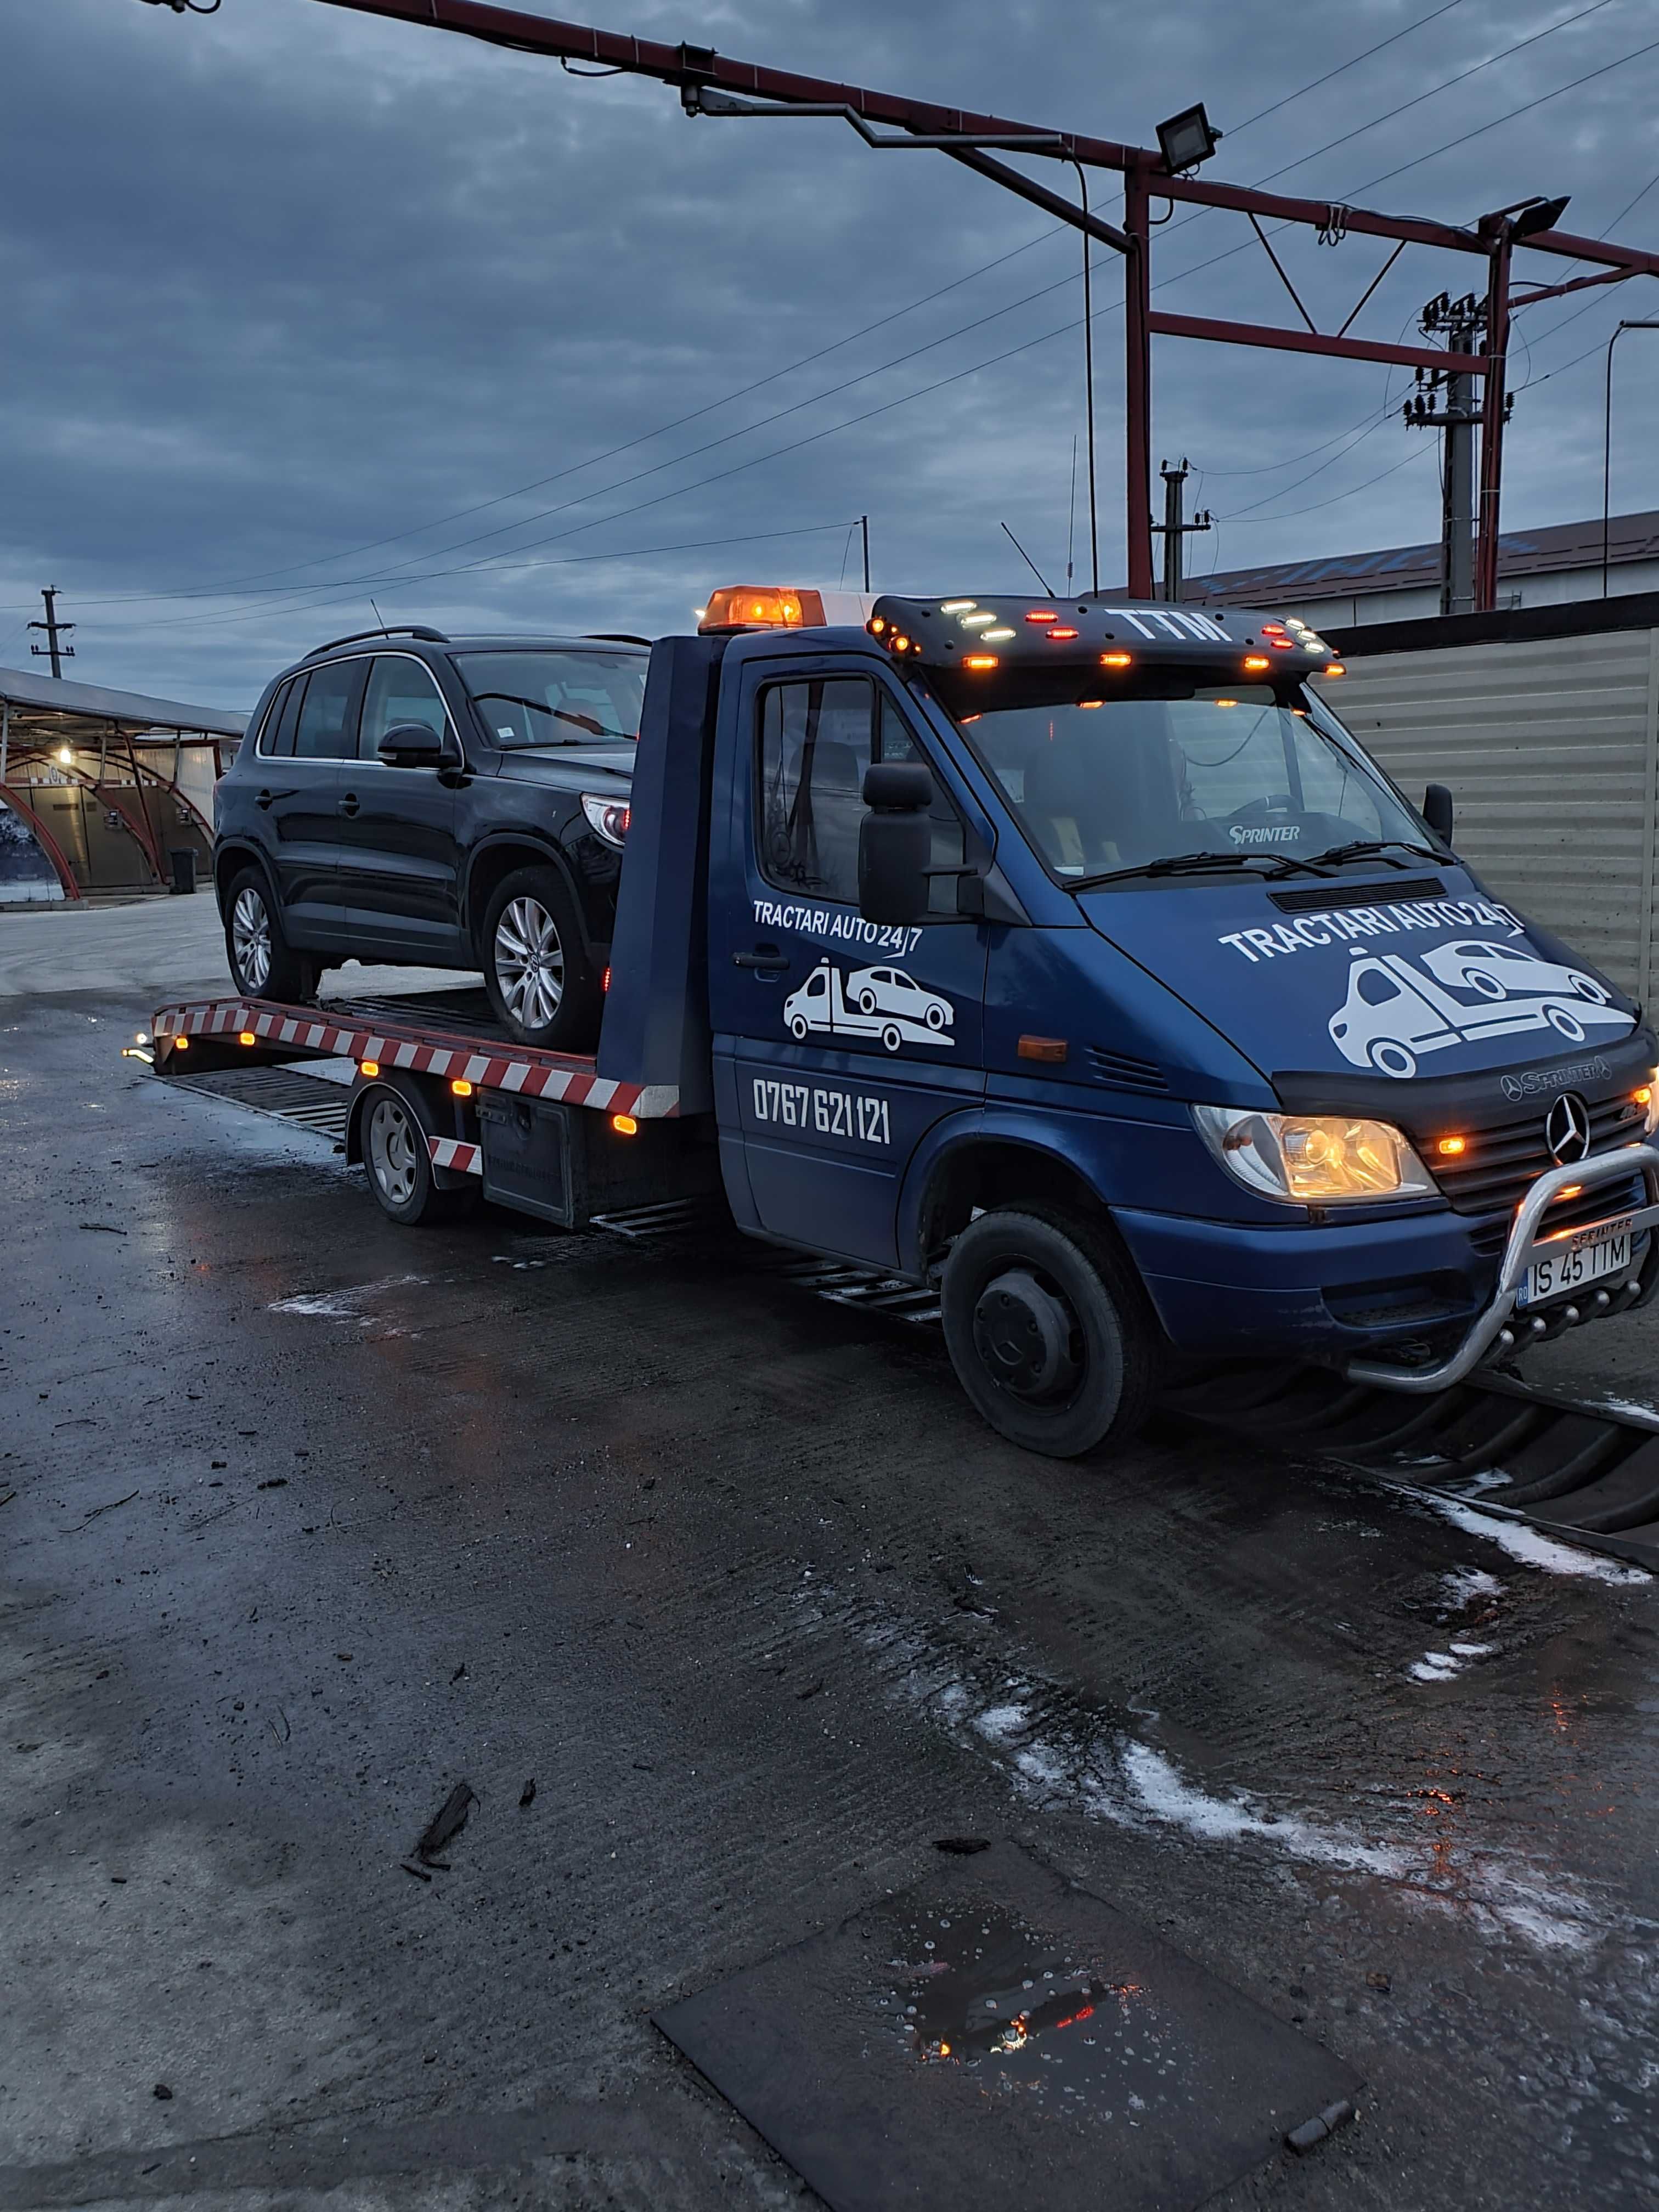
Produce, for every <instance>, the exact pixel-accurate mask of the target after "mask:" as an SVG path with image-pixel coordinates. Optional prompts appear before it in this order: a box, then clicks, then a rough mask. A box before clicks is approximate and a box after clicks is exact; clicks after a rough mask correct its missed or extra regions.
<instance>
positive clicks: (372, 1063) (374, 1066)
mask: <svg viewBox="0 0 1659 2212" xmlns="http://www.w3.org/2000/svg"><path fill="white" fill-rule="evenodd" d="M357 1073H358V1074H359V1075H378V1074H379V1073H380V1061H379V1060H364V1061H363V1063H362V1066H360V1067H359V1068H358V1070H357Z"/></svg>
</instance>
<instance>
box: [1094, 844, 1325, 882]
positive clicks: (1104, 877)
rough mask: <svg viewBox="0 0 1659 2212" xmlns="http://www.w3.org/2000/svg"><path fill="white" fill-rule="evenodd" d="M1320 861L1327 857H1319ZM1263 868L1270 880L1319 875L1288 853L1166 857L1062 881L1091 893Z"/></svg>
mask: <svg viewBox="0 0 1659 2212" xmlns="http://www.w3.org/2000/svg"><path fill="white" fill-rule="evenodd" d="M1320 857H1321V858H1322V859H1323V858H1327V857H1328V855H1325V854H1321V855H1320ZM1261 865H1265V866H1266V867H1267V871H1268V872H1269V873H1270V874H1272V875H1274V876H1300V875H1310V876H1316V875H1321V874H1322V873H1323V871H1322V869H1319V868H1316V867H1312V866H1310V865H1309V863H1308V862H1307V861H1306V860H1300V859H1298V858H1297V856H1296V854H1292V853H1170V854H1165V855H1164V858H1163V859H1162V860H1142V861H1141V862H1140V863H1139V866H1135V867H1133V868H1108V869H1107V870H1105V872H1103V874H1100V875H1097V876H1072V877H1068V878H1066V890H1069V891H1088V890H1094V889H1095V888H1096V886H1097V884H1121V883H1124V882H1127V880H1128V879H1129V878H1131V877H1132V876H1195V875H1204V874H1207V873H1208V872H1210V870H1212V869H1213V868H1248V867H1252V866H1261Z"/></svg>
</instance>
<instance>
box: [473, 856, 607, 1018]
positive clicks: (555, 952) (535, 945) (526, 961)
mask: <svg viewBox="0 0 1659 2212" xmlns="http://www.w3.org/2000/svg"><path fill="white" fill-rule="evenodd" d="M483 971H484V982H485V985H486V987H487V988H488V990H489V1000H490V1004H491V1005H492V1006H494V1007H495V1012H496V1014H497V1016H498V1017H499V1018H500V1019H501V1022H502V1024H504V1026H505V1027H506V1028H507V1030H508V1032H509V1033H510V1034H511V1035H512V1036H514V1037H516V1038H517V1039H518V1040H519V1042H520V1044H531V1045H539V1046H541V1047H542V1048H543V1049H544V1050H546V1051H550V1052H591V1051H592V1048H593V1046H594V1044H595V1043H596V1042H597V1041H598V1038H599V1014H600V1012H601V1009H602V1003H603V993H602V991H601V988H600V983H599V976H598V975H596V974H595V973H594V970H593V967H592V963H591V962H590V961H589V959H588V957H587V955H586V952H585V951H583V949H582V939H581V931H580V927H579V926H578V923H577V920H576V914H575V909H574V906H573V904H572V902H571V898H570V894H569V892H568V890H566V889H565V886H564V879H563V878H562V876H561V875H560V874H559V872H558V871H557V869H556V868H552V867H529V868H516V869H514V871H513V873H512V874H511V875H510V876H508V877H507V878H506V879H505V880H504V881H503V882H502V883H501V884H499V885H498V886H497V888H496V890H495V896H494V897H493V898H492V899H491V900H490V902H489V906H488V908H486V909H485V913H484V924H483Z"/></svg>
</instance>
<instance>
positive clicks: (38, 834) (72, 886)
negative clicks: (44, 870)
mask: <svg viewBox="0 0 1659 2212" xmlns="http://www.w3.org/2000/svg"><path fill="white" fill-rule="evenodd" d="M0 800H3V802H4V803H5V804H6V805H8V806H10V807H13V808H15V810H16V811H17V812H18V813H19V814H21V816H22V817H23V819H24V821H25V822H27V823H28V825H29V828H30V829H32V830H33V832H34V836H35V842H36V843H37V844H38V845H39V846H40V850H41V851H42V852H43V853H44V854H46V858H47V859H48V860H50V861H51V862H52V866H53V867H54V868H56V869H57V871H58V882H59V883H60V884H62V885H63V889H64V897H65V898H72V899H78V898H79V897H80V896H82V891H81V886H80V884H77V883H76V880H75V871H74V869H73V868H72V867H71V866H70V860H69V855H68V854H67V853H65V852H64V848H63V847H62V846H61V845H60V844H59V843H58V840H57V839H56V838H55V837H54V836H52V832H51V830H50V829H47V827H46V823H44V822H43V821H42V820H41V819H40V816H39V815H38V814H37V813H36V812H35V811H34V809H33V807H32V806H31V805H28V803H27V800H25V799H21V798H20V797H19V796H18V794H17V793H16V791H15V789H14V788H13V787H12V786H11V785H10V784H9V783H6V784H0Z"/></svg>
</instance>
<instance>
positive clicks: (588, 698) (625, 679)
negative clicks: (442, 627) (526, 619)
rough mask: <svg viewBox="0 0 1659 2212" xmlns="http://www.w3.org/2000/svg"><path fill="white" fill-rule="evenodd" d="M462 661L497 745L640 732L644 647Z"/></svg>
mask: <svg viewBox="0 0 1659 2212" xmlns="http://www.w3.org/2000/svg"><path fill="white" fill-rule="evenodd" d="M455 665H456V667H457V668H458V669H459V671H460V673H461V681H462V683H463V684H465V686H466V688H467V690H469V691H470V692H471V695H472V697H473V700H474V702H475V703H476V705H477V708H478V711H479V713H480V714H482V715H483V718H484V726H485V727H486V728H487V729H488V730H489V734H490V736H491V737H492V738H494V740H495V743H496V744H498V745H580V744H592V741H593V739H594V738H637V737H638V735H639V733H640V706H641V702H642V700H643V699H644V697H645V671H646V666H647V661H646V656H645V654H644V653H586V652H582V651H580V650H576V649H572V650H571V651H568V652H562V651H557V650H556V649H554V648H552V647H544V648H542V649H540V650H538V651H528V650H526V651H518V650H514V651H510V652H505V653H457V654H456V655H455Z"/></svg>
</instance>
